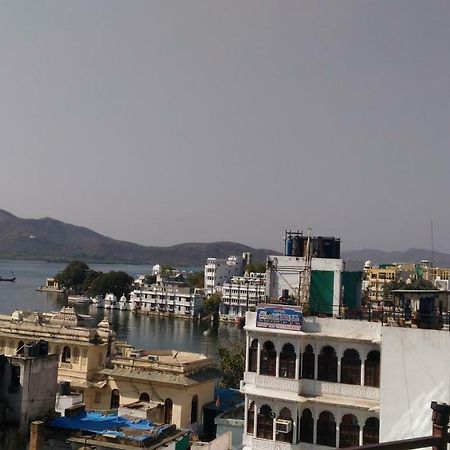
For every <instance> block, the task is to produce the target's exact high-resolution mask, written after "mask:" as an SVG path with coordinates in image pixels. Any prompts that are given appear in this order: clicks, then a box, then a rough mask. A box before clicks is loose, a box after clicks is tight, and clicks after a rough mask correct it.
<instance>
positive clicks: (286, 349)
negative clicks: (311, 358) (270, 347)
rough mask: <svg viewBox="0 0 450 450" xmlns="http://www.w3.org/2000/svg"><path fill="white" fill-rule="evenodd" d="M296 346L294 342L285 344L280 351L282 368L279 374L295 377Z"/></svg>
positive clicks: (280, 375) (284, 376)
mask: <svg viewBox="0 0 450 450" xmlns="http://www.w3.org/2000/svg"><path fill="white" fill-rule="evenodd" d="M296 356H297V355H296V354H295V348H294V346H293V345H292V344H284V345H283V348H282V349H281V353H280V369H279V373H278V376H279V377H283V378H295V359H296Z"/></svg>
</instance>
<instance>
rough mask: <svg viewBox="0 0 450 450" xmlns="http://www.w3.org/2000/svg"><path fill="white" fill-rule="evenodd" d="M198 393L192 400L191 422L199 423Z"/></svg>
mask: <svg viewBox="0 0 450 450" xmlns="http://www.w3.org/2000/svg"><path fill="white" fill-rule="evenodd" d="M197 415H198V395H194V396H193V397H192V401H191V423H197Z"/></svg>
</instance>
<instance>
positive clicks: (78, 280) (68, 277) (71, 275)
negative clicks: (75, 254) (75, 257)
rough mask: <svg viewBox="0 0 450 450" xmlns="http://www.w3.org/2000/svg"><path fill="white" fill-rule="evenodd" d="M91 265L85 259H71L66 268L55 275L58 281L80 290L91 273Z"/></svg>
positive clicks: (69, 287)
mask: <svg viewBox="0 0 450 450" xmlns="http://www.w3.org/2000/svg"><path fill="white" fill-rule="evenodd" d="M89 270H90V269H89V266H88V265H87V264H86V263H85V262H84V261H71V262H70V263H69V264H67V266H66V268H65V269H64V270H62V271H61V272H58V273H57V274H56V275H55V279H56V281H57V282H58V283H59V284H60V285H62V286H64V287H66V288H68V289H73V290H79V289H80V288H81V286H82V285H83V283H84V281H85V280H86V278H87V276H88V273H89Z"/></svg>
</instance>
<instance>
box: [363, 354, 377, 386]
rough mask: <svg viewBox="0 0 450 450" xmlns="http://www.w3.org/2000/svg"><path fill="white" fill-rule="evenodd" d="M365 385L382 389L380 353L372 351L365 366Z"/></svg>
mask: <svg viewBox="0 0 450 450" xmlns="http://www.w3.org/2000/svg"><path fill="white" fill-rule="evenodd" d="M364 385H365V386H374V387H380V352H379V351H378V350H372V351H371V352H369V354H368V355H367V359H366V361H365V364H364Z"/></svg>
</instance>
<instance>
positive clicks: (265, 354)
mask: <svg viewBox="0 0 450 450" xmlns="http://www.w3.org/2000/svg"><path fill="white" fill-rule="evenodd" d="M276 359H277V352H276V351H275V346H274V345H273V342H271V341H266V342H264V345H263V348H262V350H261V362H260V364H261V367H260V374H261V375H271V376H275V375H276Z"/></svg>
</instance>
